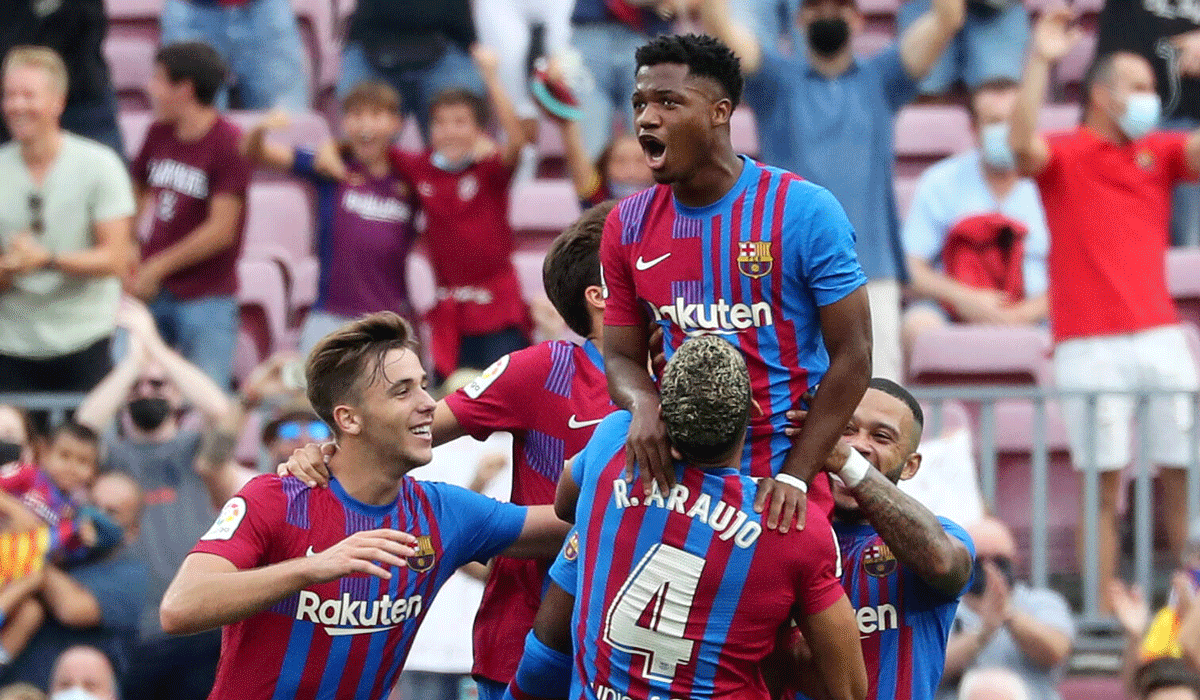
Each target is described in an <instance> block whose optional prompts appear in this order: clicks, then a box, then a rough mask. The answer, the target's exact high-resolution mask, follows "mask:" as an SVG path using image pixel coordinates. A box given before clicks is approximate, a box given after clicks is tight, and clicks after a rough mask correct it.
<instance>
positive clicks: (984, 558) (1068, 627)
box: [938, 517, 1075, 700]
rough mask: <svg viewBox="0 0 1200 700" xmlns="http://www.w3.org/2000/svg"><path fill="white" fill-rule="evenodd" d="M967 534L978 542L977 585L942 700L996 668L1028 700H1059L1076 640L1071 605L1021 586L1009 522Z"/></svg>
mask: <svg viewBox="0 0 1200 700" xmlns="http://www.w3.org/2000/svg"><path fill="white" fill-rule="evenodd" d="M967 532H968V533H970V535H971V539H972V540H974V541H975V578H974V580H973V581H972V584H971V587H970V589H969V590H968V591H967V594H966V595H964V596H963V604H962V605H960V606H959V608H958V615H957V616H956V617H955V619H954V625H953V627H952V629H951V632H950V641H949V644H948V645H947V646H946V672H945V675H944V676H943V678H942V690H941V692H940V693H939V695H938V700H951V699H952V698H954V697H955V696H956V695H957V691H958V685H959V681H960V680H961V679H962V677H963V675H964V674H965V673H966V672H967V671H969V670H971V669H975V668H988V667H992V666H1001V667H1004V668H1008V669H1010V670H1012V671H1014V672H1016V673H1017V674H1018V675H1020V676H1021V679H1022V680H1023V681H1025V686H1026V688H1027V689H1028V691H1029V700H1058V699H1059V697H1060V696H1059V694H1058V682H1059V680H1061V679H1062V674H1063V670H1064V669H1065V667H1066V663H1067V659H1068V657H1070V655H1071V647H1072V644H1073V643H1074V639H1075V621H1074V619H1073V618H1072V616H1071V609H1070V607H1069V606H1068V605H1067V601H1066V599H1065V598H1063V597H1062V595H1061V594H1059V593H1058V592H1056V591H1054V590H1051V589H1049V588H1032V587H1030V586H1028V585H1026V584H1025V583H1024V582H1022V581H1019V580H1017V576H1016V566H1017V561H1016V557H1017V544H1016V541H1015V540H1013V536H1012V533H1011V532H1010V531H1009V529H1008V527H1007V526H1005V525H1004V523H1002V522H1000V521H999V520H996V519H995V518H991V517H987V518H983V519H982V520H980V521H978V522H976V523H974V524H973V525H970V526H968V527H967Z"/></svg>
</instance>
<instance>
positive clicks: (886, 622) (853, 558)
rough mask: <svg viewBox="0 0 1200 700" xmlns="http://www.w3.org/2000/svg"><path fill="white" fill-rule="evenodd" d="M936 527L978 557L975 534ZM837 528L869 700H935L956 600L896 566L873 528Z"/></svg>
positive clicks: (946, 524) (947, 524) (840, 525)
mask: <svg viewBox="0 0 1200 700" xmlns="http://www.w3.org/2000/svg"><path fill="white" fill-rule="evenodd" d="M938 521H939V522H941V524H942V527H943V528H944V529H945V530H946V534H948V535H950V536H951V537H955V538H958V539H959V540H961V541H962V542H963V544H965V545H966V546H967V549H968V550H969V551H970V552H971V557H972V558H974V557H975V545H974V543H973V542H972V541H971V537H970V535H968V534H967V533H966V531H965V530H963V529H962V528H961V527H960V526H958V525H957V524H956V523H954V522H953V521H951V520H949V519H947V518H941V517H939V518H938ZM833 527H834V530H835V531H836V532H837V536H838V544H839V546H840V548H841V551H842V555H843V557H844V559H843V566H842V585H843V586H844V587H845V588H846V593H847V595H848V596H849V597H850V604H851V605H852V606H854V610H855V617H856V618H857V621H858V631H859V635H860V636H861V637H862V648H863V659H864V661H865V662H866V665H867V679H868V682H869V686H868V687H869V690H868V692H867V698H868V700H933V697H934V695H935V694H936V693H937V688H938V683H940V682H941V680H942V670H943V669H944V667H945V662H946V640H947V639H948V638H949V636H950V626H951V623H953V622H954V613H955V611H957V610H958V596H953V597H951V596H947V595H946V594H945V593H943V592H941V591H939V590H937V589H936V588H934V587H932V586H930V585H929V584H928V583H926V582H925V580H924V579H922V578H921V577H920V576H918V575H917V574H916V573H915V572H913V571H912V570H911V569H909V568H908V567H906V566H904V565H903V564H901V563H900V562H899V561H897V559H896V557H895V556H894V555H893V554H892V552H891V550H890V549H888V546H887V545H886V544H885V543H884V542H883V539H882V538H880V536H879V534H878V533H876V532H875V528H873V527H871V526H870V525H869V524H865V523H864V524H847V523H834V526H833ZM967 585H968V586H969V585H970V584H969V583H968V584H967ZM963 590H964V591H965V590H966V586H964V587H963ZM962 592H963V591H959V595H962Z"/></svg>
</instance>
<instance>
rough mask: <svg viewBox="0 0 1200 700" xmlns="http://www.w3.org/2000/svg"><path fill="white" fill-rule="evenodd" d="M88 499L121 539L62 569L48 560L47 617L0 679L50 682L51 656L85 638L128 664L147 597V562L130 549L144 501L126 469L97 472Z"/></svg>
mask: <svg viewBox="0 0 1200 700" xmlns="http://www.w3.org/2000/svg"><path fill="white" fill-rule="evenodd" d="M91 499H92V501H93V502H94V503H95V504H96V506H97V507H99V508H100V509H101V510H102V511H104V513H105V514H106V515H108V516H109V517H110V518H112V519H113V520H114V521H116V522H117V523H118V524H119V525H120V526H121V528H122V529H123V531H124V544H123V546H121V547H120V548H118V549H116V550H115V551H113V552H112V553H111V554H109V555H108V556H107V557H106V558H104V559H103V560H101V561H98V562H95V563H92V564H86V565H84V566H80V567H76V568H73V569H71V570H70V571H69V572H64V571H63V570H62V569H59V568H58V567H56V566H52V565H47V566H46V568H45V569H43V572H42V575H41V577H40V586H39V588H38V595H39V597H40V599H41V601H42V603H43V605H44V607H45V610H46V621H45V622H44V623H43V624H42V627H41V629H39V630H38V633H37V634H36V635H34V637H33V639H32V640H30V642H29V645H28V646H26V648H25V651H24V653H23V654H21V655H20V656H18V657H17V658H16V659H14V660H13V663H12V664H11V665H10V666H8V667H7V668H6V669H4V671H0V683H12V682H17V681H24V682H28V683H32V684H34V685H35V686H38V687H43V688H44V687H46V686H48V685H49V683H50V676H51V671H52V668H53V664H54V661H55V659H57V658H58V656H59V654H61V653H62V652H63V651H65V650H66V649H67V648H69V647H71V646H74V645H78V644H87V645H90V646H93V647H96V648H97V649H100V650H102V651H103V652H104V653H105V654H106V655H107V656H108V659H109V660H110V661H111V662H112V664H113V666H114V667H115V668H116V669H117V670H118V672H123V671H124V670H125V668H127V667H128V665H129V662H130V655H131V653H132V651H133V645H134V643H135V641H136V639H137V629H138V623H139V619H140V617H141V612H142V601H143V599H144V598H145V587H146V567H145V564H144V563H143V562H142V561H140V560H139V559H138V558H137V557H136V556H135V555H134V553H133V552H132V550H131V549H130V545H132V544H133V543H134V542H136V541H137V539H138V533H139V530H140V528H141V518H142V509H143V507H144V501H143V497H142V490H141V488H140V487H139V486H138V485H137V482H136V481H134V480H133V479H131V478H130V477H129V476H127V475H125V474H119V473H112V472H110V473H108V474H104V475H101V476H100V478H99V479H97V480H96V483H95V485H94V486H93V487H92V489H91Z"/></svg>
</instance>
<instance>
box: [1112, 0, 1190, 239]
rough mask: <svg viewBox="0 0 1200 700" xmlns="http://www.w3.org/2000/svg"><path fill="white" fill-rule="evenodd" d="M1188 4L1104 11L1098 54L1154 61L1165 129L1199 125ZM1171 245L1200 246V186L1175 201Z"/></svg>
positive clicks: (1141, 2)
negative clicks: (1120, 53) (1116, 53)
mask: <svg viewBox="0 0 1200 700" xmlns="http://www.w3.org/2000/svg"><path fill="white" fill-rule="evenodd" d="M1185 7H1186V6H1185V5H1181V4H1177V3H1172V2H1151V1H1150V0H1112V1H1111V2H1106V3H1104V9H1102V10H1101V11H1100V27H1099V36H1098V38H1097V43H1096V55H1097V56H1104V55H1106V54H1110V53H1112V52H1114V51H1129V52H1131V53H1135V54H1137V55H1139V56H1141V57H1142V58H1144V59H1146V60H1147V61H1149V62H1150V65H1151V66H1152V67H1153V68H1154V82H1155V86H1156V88H1157V91H1158V96H1159V99H1160V100H1161V101H1162V106H1163V107H1162V117H1163V128H1164V129H1166V130H1170V131H1191V130H1192V129H1195V128H1196V127H1198V126H1200V16H1198V15H1196V14H1195V13H1193V12H1190V11H1187V10H1185ZM1171 202H1172V208H1171V240H1172V241H1174V243H1175V244H1176V245H1193V246H1194V245H1200V187H1197V186H1196V185H1194V184H1190V183H1182V184H1179V185H1176V186H1175V192H1174V194H1173V196H1172V198H1171Z"/></svg>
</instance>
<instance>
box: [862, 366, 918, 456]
mask: <svg viewBox="0 0 1200 700" xmlns="http://www.w3.org/2000/svg"><path fill="white" fill-rule="evenodd" d="M868 386H869V387H870V388H872V389H876V390H878V391H882V392H883V393H885V394H887V395H888V396H892V397H894V398H897V399H900V400H901V401H903V402H904V405H905V406H908V410H909V412H910V413H912V417H913V423H915V424H916V426H917V429H916V431H915V434H914V435H912V443H911V444H910V445H909V448H910V449H911V450H912V451H914V452H915V451H916V449H917V445H919V444H921V431H922V430H924V428H925V412H924V411H922V410H921V404H920V403H918V402H917V398H916V397H915V396H913V395H912V394H910V393H909V392H908V389H905V388H904V387H902V386H900V385H899V384H897V383H896V382H893V381H892V380H890V379H884V378H883V377H873V378H872V379H871V383H870V384H869V385H868Z"/></svg>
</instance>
